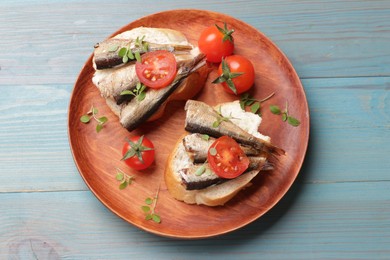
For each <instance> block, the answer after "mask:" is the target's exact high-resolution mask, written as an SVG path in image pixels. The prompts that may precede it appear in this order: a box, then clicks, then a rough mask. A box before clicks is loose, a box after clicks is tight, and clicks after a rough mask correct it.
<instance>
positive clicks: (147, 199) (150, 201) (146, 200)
mask: <svg viewBox="0 0 390 260" xmlns="http://www.w3.org/2000/svg"><path fill="white" fill-rule="evenodd" d="M145 203H146V204H147V205H151V204H152V203H153V199H152V198H146V199H145Z"/></svg>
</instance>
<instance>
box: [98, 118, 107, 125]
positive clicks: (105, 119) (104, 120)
mask: <svg viewBox="0 0 390 260" xmlns="http://www.w3.org/2000/svg"><path fill="white" fill-rule="evenodd" d="M98 121H99V123H100V124H105V123H107V121H108V118H107V117H105V116H102V117H100V118H99V119H98Z"/></svg>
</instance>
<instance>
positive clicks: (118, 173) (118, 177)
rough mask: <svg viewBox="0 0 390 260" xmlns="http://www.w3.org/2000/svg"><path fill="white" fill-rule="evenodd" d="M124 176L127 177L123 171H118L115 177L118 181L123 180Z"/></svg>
mask: <svg viewBox="0 0 390 260" xmlns="http://www.w3.org/2000/svg"><path fill="white" fill-rule="evenodd" d="M124 177H125V175H124V174H123V173H122V172H117V174H116V176H115V179H116V180H117V181H122V180H123V178H124Z"/></svg>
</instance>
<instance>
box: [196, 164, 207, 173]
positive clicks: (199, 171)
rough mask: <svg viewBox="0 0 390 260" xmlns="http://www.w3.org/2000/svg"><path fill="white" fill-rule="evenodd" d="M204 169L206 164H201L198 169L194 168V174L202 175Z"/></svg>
mask: <svg viewBox="0 0 390 260" xmlns="http://www.w3.org/2000/svg"><path fill="white" fill-rule="evenodd" d="M205 170H206V166H205V165H204V164H203V165H202V166H200V167H199V168H198V169H196V171H195V175H196V176H200V175H202V174H203V173H204V171H205Z"/></svg>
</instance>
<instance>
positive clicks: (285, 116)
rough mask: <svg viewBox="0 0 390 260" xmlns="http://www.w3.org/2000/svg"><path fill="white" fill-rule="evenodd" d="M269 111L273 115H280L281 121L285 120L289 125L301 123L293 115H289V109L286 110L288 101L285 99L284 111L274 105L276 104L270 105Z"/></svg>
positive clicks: (295, 125)
mask: <svg viewBox="0 0 390 260" xmlns="http://www.w3.org/2000/svg"><path fill="white" fill-rule="evenodd" d="M269 108H270V110H271V112H272V113H273V114H275V115H281V116H282V121H283V122H286V121H287V123H289V124H290V125H292V126H294V127H297V126H299V125H300V124H301V122H300V121H299V120H298V119H296V118H295V117H292V116H290V114H289V111H288V103H287V101H286V108H285V110H284V111H281V109H280V108H279V107H278V106H276V105H272V106H270V107H269Z"/></svg>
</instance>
